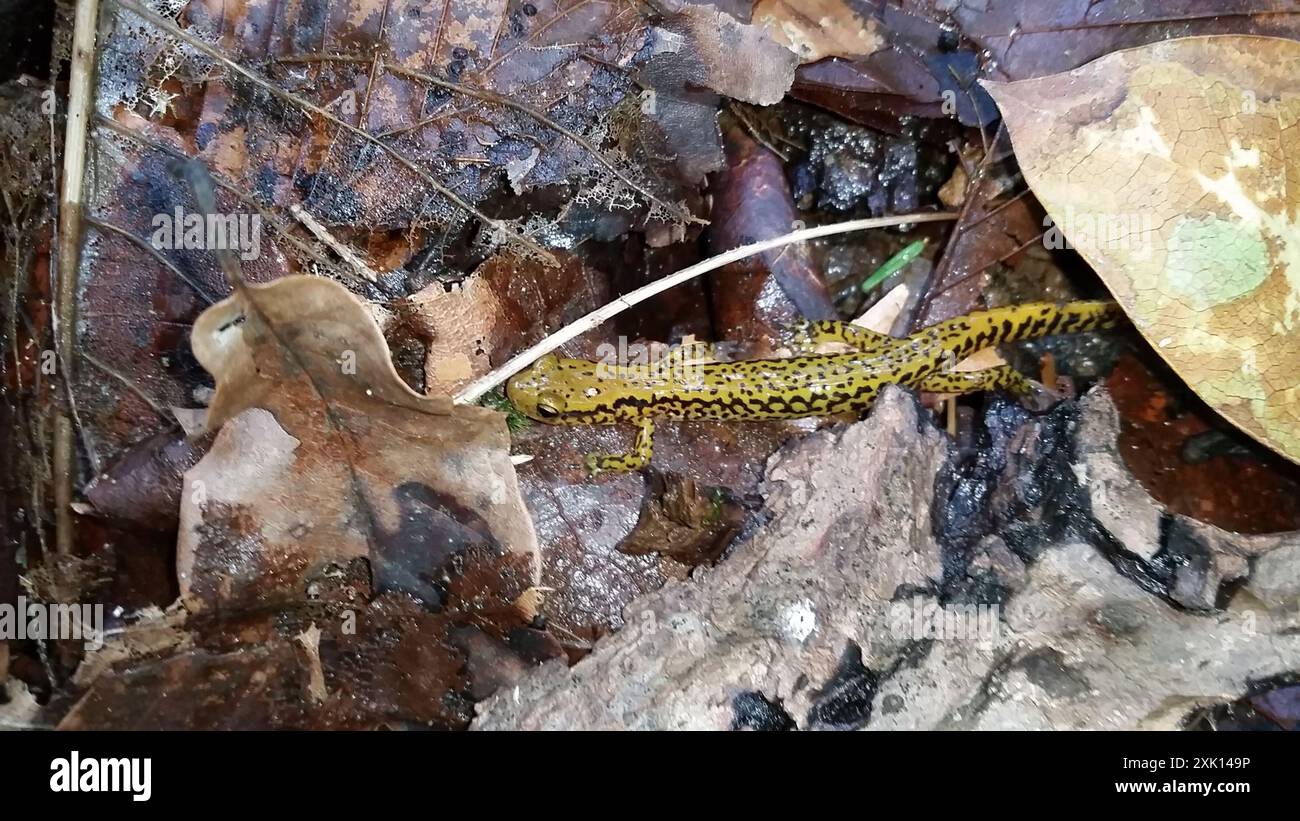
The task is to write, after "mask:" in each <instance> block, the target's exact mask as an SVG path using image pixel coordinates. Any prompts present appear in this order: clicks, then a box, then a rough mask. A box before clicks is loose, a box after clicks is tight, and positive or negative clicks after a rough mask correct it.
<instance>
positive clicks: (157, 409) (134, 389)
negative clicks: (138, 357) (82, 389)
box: [81, 351, 176, 423]
mask: <svg viewBox="0 0 1300 821" xmlns="http://www.w3.org/2000/svg"><path fill="white" fill-rule="evenodd" d="M81 357H82V358H83V359H85V360H86V361H87V362H89V363H90V364H92V365H94V366H95V367H96V368H99V369H100V370H101V371H103V372H104V373H106V374H108V375H109V376H111V377H113V378H114V379H116V380H117V381H119V382H121V383H122V384H123V385H125V386H126V388H127V390H129V391H131V393H133V394H135V395H136V396H138V397H140V398H141V399H143V400H144V403H145V404H146V405H148V406H149V407H150V408H152V409H153V412H154V413H156V414H158V418H159V419H162V420H163V421H164V422H173V423H174V422H175V421H176V420H175V419H173V418H172V415H171V413H169V412H168V410H167V409H166V408H164V407H163V406H162V405H160V404H158V402H157V401H156V400H155V399H154V398H153V397H152V396H150V395H149V394H147V393H145V391H144V388H142V387H140V386H139V385H137V384H135V383H134V382H132V381H131V380H130V379H129V378H127V376H126V374H124V373H121V372H120V371H117V370H115V369H114V368H113V367H112V366H110V365H109V364H107V363H105V362H101V361H99V360H98V359H96V358H95V357H94V356H92V355H91V354H90V353H89V352H87V351H83V352H82V354H81Z"/></svg>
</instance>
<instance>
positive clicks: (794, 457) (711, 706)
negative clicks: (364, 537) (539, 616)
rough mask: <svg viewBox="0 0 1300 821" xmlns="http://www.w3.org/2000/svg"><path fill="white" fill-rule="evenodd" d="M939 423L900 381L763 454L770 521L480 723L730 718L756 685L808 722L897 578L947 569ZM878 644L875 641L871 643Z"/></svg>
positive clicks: (495, 703)
mask: <svg viewBox="0 0 1300 821" xmlns="http://www.w3.org/2000/svg"><path fill="white" fill-rule="evenodd" d="M948 453H949V447H948V444H947V443H946V442H945V441H944V438H943V436H942V434H941V433H940V432H939V431H938V430H937V429H935V428H934V427H932V426H929V425H923V424H922V423H921V422H920V419H919V416H918V411H917V407H916V403H915V401H914V400H913V399H912V398H911V397H910V396H908V395H907V394H906V393H904V392H902V391H898V390H893V389H890V390H888V391H886V393H885V394H884V395H883V396H882V397H881V400H880V402H879V403H878V405H877V407H876V409H875V411H874V412H873V414H872V416H871V418H870V419H869V420H868V421H866V422H863V423H860V424H857V425H852V426H850V427H847V428H840V429H835V430H828V431H824V432H821V433H817V434H814V435H813V436H810V437H808V438H807V439H804V440H802V441H800V442H799V443H798V444H796V445H795V446H794V447H792V448H790V449H789V450H787V451H783V452H781V453H779V454H778V455H777V456H775V457H773V458H772V459H771V460H770V462H769V464H768V479H767V482H766V485H765V487H766V491H767V495H768V504H769V513H770V516H771V519H770V521H769V522H768V524H767V525H766V526H765V527H764V528H763V530H762V531H760V532H759V533H758V534H756V535H755V536H754V538H753V539H752V540H750V541H749V542H747V543H745V544H743V545H741V546H740V547H738V548H737V549H736V551H735V552H734V553H733V554H732V555H731V556H730V557H729V558H728V559H727V560H726V561H725V562H724V563H723V564H721V565H719V566H718V567H717V568H715V569H713V570H711V571H708V572H706V573H700V572H697V574H696V577H695V579H694V580H692V581H690V582H683V583H676V584H670V585H669V586H668V587H666V588H664V589H663V590H661V591H658V592H656V593H653V594H650V595H648V596H646V597H644V598H642V599H640V600H638V601H637V602H636V603H635V604H633V605H632V606H631V607H630V608H629V609H628V611H627V613H626V619H627V623H626V626H624V627H623V629H622V630H621V631H620V632H619V633H617V634H615V635H613V636H611V637H609V638H606V639H604V640H603V641H602V642H601V643H600V644H598V645H597V647H596V651H595V652H594V653H593V654H592V655H590V656H588V657H587V658H585V659H583V660H582V661H580V662H579V663H578V664H577V665H575V666H574V667H573V668H571V669H570V668H566V667H565V666H564V665H563V664H562V663H555V662H552V663H548V664H547V665H545V666H543V667H542V668H541V669H540V670H539V671H538V672H536V673H534V675H532V676H530V677H529V678H528V679H527V680H525V681H524V682H521V683H520V685H519V687H518V689H517V690H516V691H512V692H511V693H507V694H505V695H497V696H494V697H493V698H492V699H489V700H488V701H487V702H485V703H483V704H482V705H480V710H479V717H478V719H477V721H476V726H477V727H478V728H480V729H506V728H512V729H523V728H543V727H545V728H561V727H563V728H568V729H577V728H579V727H581V728H588V729H595V728H637V729H669V728H676V729H685V728H694V729H726V728H728V727H730V726H732V723H733V721H734V720H735V718H736V712H735V709H734V708H733V702H734V701H735V699H736V698H737V697H738V696H741V695H743V694H747V693H755V692H757V693H761V694H762V695H763V696H764V697H766V698H767V699H769V700H778V699H779V700H780V702H781V703H783V704H784V709H786V710H788V711H789V712H790V713H791V714H793V715H795V716H796V717H798V718H802V717H803V716H805V715H807V714H808V712H809V711H810V709H811V708H812V706H813V704H814V703H815V702H816V701H817V696H816V693H815V692H814V691H816V690H817V689H819V688H821V687H822V686H823V685H824V684H826V683H828V682H830V681H831V680H832V679H833V678H834V677H835V675H836V672H837V671H838V670H839V669H840V662H841V658H842V657H843V656H844V654H845V653H846V651H848V650H849V648H850V647H851V646H853V645H857V644H861V645H862V649H863V651H864V654H865V656H864V663H865V664H866V665H867V666H868V667H872V665H873V664H875V663H878V662H879V659H877V658H875V657H874V656H873V654H872V653H871V652H867V651H868V644H870V639H869V638H868V637H869V635H870V633H871V631H872V629H873V628H872V625H873V624H875V623H878V622H880V621H883V619H880V618H879V617H880V616H882V615H883V613H884V612H885V611H886V609H887V608H888V604H889V601H890V599H891V598H892V597H893V595H894V593H895V591H896V590H897V589H898V588H900V587H904V586H907V587H914V586H926V585H932V584H934V583H935V582H936V581H937V580H938V579H939V577H940V576H941V575H942V568H941V564H940V556H939V547H938V544H937V543H936V542H935V540H934V538H933V536H932V535H931V528H930V500H931V498H932V496H933V488H934V479H935V475H936V474H937V473H938V471H939V470H941V469H943V468H944V467H945V466H946V465H947V460H948ZM875 649H876V648H875V647H874V646H873V647H872V650H875Z"/></svg>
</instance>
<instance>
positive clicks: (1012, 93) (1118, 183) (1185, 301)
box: [987, 36, 1300, 461]
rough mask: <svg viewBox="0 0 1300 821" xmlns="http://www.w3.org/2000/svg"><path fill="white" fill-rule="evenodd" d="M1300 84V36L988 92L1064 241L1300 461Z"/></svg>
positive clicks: (1161, 46) (1189, 367)
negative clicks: (1299, 40)
mask: <svg viewBox="0 0 1300 821" xmlns="http://www.w3.org/2000/svg"><path fill="white" fill-rule="evenodd" d="M1297 77H1300V43H1296V42H1293V41H1290V40H1283V39H1278V38H1273V37H1245V36H1222V37H1189V38H1185V39H1181V40H1169V41H1166V42H1163V43H1155V44H1152V45H1148V46H1142V47H1140V48H1134V49H1128V50H1126V51H1118V52H1115V53H1113V54H1108V55H1106V56H1105V57H1102V58H1101V59H1099V60H1095V61H1093V62H1091V63H1088V64H1087V65H1085V66H1082V67H1081V68H1078V69H1076V70H1074V71H1070V72H1067V73H1064V74H1055V75H1052V76H1050V77H1042V78H1039V79H1034V80H1024V81H1021V82H1016V83H1006V84H995V83H989V84H987V85H988V89H989V91H990V92H991V93H992V94H993V97H994V99H995V100H997V103H998V106H999V107H1000V108H1001V109H1002V113H1003V116H1004V118H1005V120H1006V123H1007V128H1008V130H1009V131H1010V133H1011V140H1012V143H1013V145H1014V147H1015V151H1016V156H1017V158H1018V160H1019V161H1020V166H1021V168H1022V169H1023V171H1024V174H1025V179H1026V180H1027V181H1028V182H1029V185H1030V187H1031V188H1032V189H1033V190H1034V193H1035V194H1036V195H1037V196H1038V198H1039V199H1040V200H1041V201H1042V203H1043V205H1044V207H1045V208H1046V209H1047V212H1048V214H1049V215H1050V216H1051V218H1052V220H1053V221H1054V226H1053V227H1052V228H1051V229H1050V230H1049V232H1048V240H1049V243H1050V241H1051V240H1052V239H1053V238H1061V239H1063V240H1064V241H1066V242H1068V243H1069V245H1070V246H1072V247H1074V248H1075V249H1077V250H1078V251H1079V253H1080V254H1082V255H1083V257H1084V258H1085V259H1087V260H1088V262H1089V263H1090V264H1091V265H1092V266H1093V267H1094V268H1095V269H1096V270H1097V273H1098V274H1100V275H1101V278H1102V279H1103V280H1104V281H1105V283H1106V285H1107V286H1108V287H1109V288H1110V290H1111V291H1112V292H1113V293H1114V295H1115V298H1116V299H1118V300H1119V302H1120V304H1121V305H1123V307H1124V310H1125V311H1127V312H1128V314H1129V316H1130V317H1131V318H1132V319H1133V323H1134V324H1135V325H1136V326H1137V328H1138V329H1139V330H1140V331H1141V332H1142V333H1143V334H1144V335H1145V336H1146V338H1147V339H1148V340H1149V341H1150V342H1151V344H1152V345H1153V346H1154V347H1155V349H1156V350H1157V351H1159V353H1160V355H1161V356H1163V357H1164V358H1165V359H1166V360H1167V361H1168V362H1169V364H1170V365H1172V366H1173V368H1174V369H1175V370H1176V371H1177V372H1178V373H1179V375H1180V376H1182V378H1183V379H1184V380H1185V381H1186V382H1187V383H1188V384H1189V385H1190V386H1191V387H1192V388H1193V389H1194V390H1195V391H1196V392H1197V393H1198V394H1200V396H1201V397H1202V398H1203V399H1205V400H1206V401H1207V402H1209V403H1210V404H1211V405H1212V406H1214V407H1215V408H1216V409H1217V410H1218V411H1219V412H1220V413H1222V414H1223V416H1224V417H1225V418H1227V419H1228V420H1230V421H1231V422H1232V423H1233V424H1235V425H1237V426H1238V427H1240V428H1241V429H1242V430H1244V431H1246V432H1247V433H1249V434H1250V435H1252V436H1254V437H1255V438H1257V439H1259V440H1260V441H1262V442H1264V443H1265V444H1267V445H1269V446H1270V447H1272V448H1273V449H1274V450H1276V451H1278V452H1279V453H1282V454H1284V455H1285V456H1287V457H1288V458H1290V459H1292V460H1295V461H1300V329H1298V326H1300V228H1297V211H1298V210H1300V83H1297V79H1296V78H1297ZM1057 231H1059V233H1056V232H1057Z"/></svg>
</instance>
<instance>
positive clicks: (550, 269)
mask: <svg viewBox="0 0 1300 821" xmlns="http://www.w3.org/2000/svg"><path fill="white" fill-rule="evenodd" d="M556 257H557V259H558V263H559V264H558V265H556V266H546V265H542V264H540V263H538V262H536V261H534V260H530V259H526V258H521V257H519V256H516V255H513V254H498V255H496V256H493V257H492V258H491V259H489V260H487V261H486V262H484V263H483V264H482V265H480V266H479V267H478V268H477V269H476V270H475V271H474V275H473V276H471V277H469V278H468V279H466V280H465V281H464V282H461V283H459V284H457V285H454V286H451V287H447V286H445V285H443V284H442V283H440V282H435V283H433V284H432V285H429V286H428V287H426V288H424V289H423V290H421V291H419V292H417V293H415V294H413V295H412V296H411V297H410V299H409V300H408V304H407V305H406V306H405V307H406V309H408V310H409V314H410V315H409V321H410V322H411V323H412V325H413V326H414V327H415V328H417V329H418V331H417V332H418V333H419V335H420V336H421V337H422V338H423V339H424V340H425V342H426V353H425V360H424V362H425V364H424V378H425V384H426V385H427V386H428V388H429V390H430V392H444V393H446V394H448V395H452V394H455V393H456V391H457V390H459V389H460V388H462V387H464V386H465V385H466V384H467V383H469V382H470V381H471V380H473V379H475V378H477V377H480V376H482V375H483V374H485V373H487V372H488V371H490V370H491V369H492V367H493V366H494V365H499V364H501V362H503V361H504V360H505V359H506V358H508V357H509V356H511V355H512V354H514V353H516V352H518V351H519V350H521V349H523V348H525V347H527V346H528V345H531V344H533V343H535V342H538V341H540V340H541V339H542V338H543V337H544V336H546V334H547V333H549V332H551V331H555V330H557V329H559V328H561V327H563V326H564V325H566V324H568V323H569V322H571V321H573V320H574V319H577V318H578V317H580V316H582V315H583V314H585V313H586V312H588V311H594V310H595V309H596V308H599V307H600V306H601V305H604V304H605V303H606V302H608V301H609V280H608V278H607V277H605V276H604V275H603V274H602V273H601V272H600V271H598V270H596V269H594V268H592V267H591V266H589V265H586V264H584V263H583V262H582V260H581V259H579V258H578V257H575V256H570V255H568V254H565V253H563V252H558V253H557V254H556Z"/></svg>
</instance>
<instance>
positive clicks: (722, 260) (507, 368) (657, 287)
mask: <svg viewBox="0 0 1300 821" xmlns="http://www.w3.org/2000/svg"><path fill="white" fill-rule="evenodd" d="M956 218H957V214H955V213H950V212H941V213H928V214H900V215H897V216H892V217H872V218H870V219H860V220H849V221H848V222H837V223H834V224H833V225H819V226H817V227H815V228H804V229H802V230H799V231H791V232H790V233H788V234H783V235H781V236H779V237H775V238H773V239H767V240H763V241H762V242H755V243H751V244H749V245H742V246H740V247H739V248H733V249H732V250H730V251H727V252H725V253H722V254H718V255H717V256H714V257H709V258H708V259H706V260H704V261H703V262H698V263H696V264H695V265H692V266H690V267H689V268H683V269H682V270H680V271H678V272H676V273H674V274H669V275H668V276H666V277H664V278H663V279H659V280H655V281H654V282H652V283H650V284H649V285H646V286H644V287H641V288H638V289H636V290H635V291H633V292H632V293H630V294H625V295H623V296H621V297H619V298H618V299H616V300H614V301H613V302H610V303H608V304H607V305H604V306H602V307H600V308H597V309H596V310H594V311H592V312H591V313H589V314H587V315H586V316H584V317H582V318H581V319H578V320H577V321H575V322H572V323H570V324H569V325H566V326H565V327H563V328H561V329H560V330H558V331H556V332H555V333H553V334H551V335H550V336H548V337H546V338H545V339H543V340H542V341H541V342H538V343H537V344H536V345H533V346H532V347H530V348H528V349H527V350H524V351H523V352H521V353H518V354H516V355H515V356H513V357H511V358H510V360H509V361H508V362H506V363H505V364H504V365H502V366H501V367H499V368H497V369H495V370H493V371H492V372H490V373H488V374H485V375H483V376H481V377H479V378H478V379H475V380H474V381H473V382H471V383H469V384H468V385H466V386H465V387H464V388H462V389H461V391H460V392H459V393H457V394H456V396H455V401H457V402H460V403H467V402H474V401H477V400H478V399H479V398H480V397H482V396H483V394H485V393H487V392H488V391H490V390H492V389H493V388H495V387H496V386H497V385H500V384H501V383H502V382H505V381H506V380H507V379H509V378H510V377H511V376H513V375H514V374H516V373H518V372H519V371H521V370H523V369H524V367H525V366H526V365H528V364H529V363H531V362H532V361H533V360H535V359H537V358H538V357H539V356H542V355H543V354H547V353H550V352H551V351H553V350H555V349H556V348H558V347H560V346H561V345H563V344H564V343H566V342H568V341H569V340H570V339H573V338H575V337H577V336H580V335H582V334H584V333H586V332H587V331H589V330H591V329H592V328H594V327H596V326H597V325H599V324H601V323H602V322H605V321H606V320H609V319H612V318H613V317H615V316H618V315H619V314H620V313H622V312H623V311H626V310H627V309H628V308H631V307H632V306H633V305H636V304H637V303H638V302H644V301H645V300H647V299H649V298H650V297H652V296H654V295H656V294H659V293H662V292H664V291H666V290H668V289H669V288H672V287H673V286H675V285H680V284H681V283H683V282H685V281H687V280H688V279H692V278H694V277H697V276H699V275H700V274H704V273H707V272H709V271H714V270H717V269H718V268H721V267H723V266H725V265H730V264H731V263H733V262H736V261H737V260H741V259H744V258H746V257H751V256H753V255H755V254H761V253H763V252H764V251H770V250H771V249H773V248H781V247H783V246H786V245H791V244H793V243H796V242H806V241H807V240H811V239H818V238H819V237H829V236H834V235H835V234H847V233H850V232H852V231H865V230H867V229H869V228H887V227H890V226H894V225H908V224H911V223H918V222H946V221H949V220H954V219H956Z"/></svg>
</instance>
